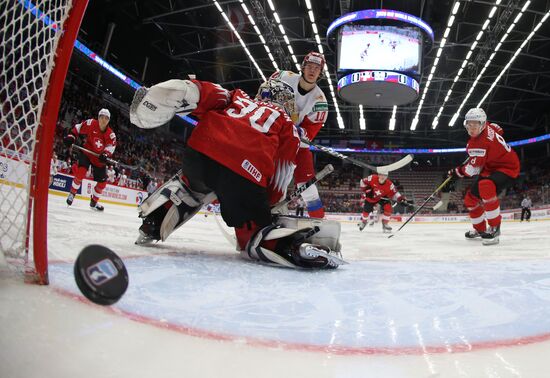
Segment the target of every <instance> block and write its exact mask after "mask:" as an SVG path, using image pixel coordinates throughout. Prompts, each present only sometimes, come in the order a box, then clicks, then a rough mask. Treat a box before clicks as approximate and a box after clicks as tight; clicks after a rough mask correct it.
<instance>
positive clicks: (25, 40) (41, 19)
mask: <svg viewBox="0 0 550 378" xmlns="http://www.w3.org/2000/svg"><path fill="white" fill-rule="evenodd" d="M87 5H88V0H51V1H37V2H36V4H35V3H34V2H31V1H28V0H8V1H4V2H1V3H0V102H1V108H0V214H1V217H2V220H1V222H0V250H1V251H2V253H3V255H4V257H5V261H6V262H7V263H8V265H9V266H10V267H15V270H17V271H20V272H22V273H24V274H25V275H26V277H27V279H28V280H32V281H34V282H37V283H40V284H48V246H47V219H48V186H49V176H50V161H51V157H52V150H53V139H54V133H55V127H56V124H57V114H58V111H59V105H60V101H61V94H62V92H63V86H64V82H65V76H66V73H67V69H68V67H69V61H70V59H71V55H72V51H73V47H74V42H75V39H76V37H77V34H78V30H79V28H80V24H81V22H82V18H83V16H84V12H85V10H86V7H87Z"/></svg>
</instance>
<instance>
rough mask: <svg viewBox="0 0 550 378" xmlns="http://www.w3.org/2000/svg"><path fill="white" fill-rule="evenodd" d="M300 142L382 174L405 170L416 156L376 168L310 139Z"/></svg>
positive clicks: (303, 139) (406, 157)
mask: <svg viewBox="0 0 550 378" xmlns="http://www.w3.org/2000/svg"><path fill="white" fill-rule="evenodd" d="M300 140H301V141H302V142H303V143H305V144H307V145H309V146H313V147H315V148H316V149H318V150H320V151H323V152H325V153H327V154H329V155H331V156H334V157H336V158H338V159H342V160H347V161H349V162H350V163H352V164H355V165H357V166H359V167H362V168H367V169H370V170H371V171H374V172H376V173H382V174H384V173H388V172H391V171H395V170H396V169H399V168H403V167H404V166H406V165H407V164H409V163H410V162H411V161H412V160H413V157H414V155H412V154H409V155H407V156H405V157H404V158H402V159H401V160H398V161H396V162H395V163H392V164H388V165H379V166H375V165H371V164H368V163H365V162H364V161H362V160H358V159H354V158H352V157H350V156H347V155H344V154H341V153H339V152H336V151H334V150H333V149H332V148H330V147H325V146H321V145H320V144H316V143H313V142H311V141H310V140H308V139H305V138H300Z"/></svg>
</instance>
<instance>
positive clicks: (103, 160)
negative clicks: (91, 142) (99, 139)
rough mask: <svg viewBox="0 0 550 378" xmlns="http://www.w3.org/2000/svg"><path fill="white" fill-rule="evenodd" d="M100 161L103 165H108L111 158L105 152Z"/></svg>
mask: <svg viewBox="0 0 550 378" xmlns="http://www.w3.org/2000/svg"><path fill="white" fill-rule="evenodd" d="M98 159H99V161H100V162H102V163H103V164H106V163H107V161H108V160H109V156H107V154H106V153H105V152H102V153H100V154H99V156H98Z"/></svg>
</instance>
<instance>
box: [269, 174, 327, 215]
mask: <svg viewBox="0 0 550 378" xmlns="http://www.w3.org/2000/svg"><path fill="white" fill-rule="evenodd" d="M333 171H334V167H333V166H332V164H327V165H325V167H324V168H323V169H322V170H320V171H319V172H317V174H316V175H315V177H314V178H312V179H311V180H309V181H308V182H306V183H305V184H304V185H302V186H301V187H299V188H298V189H296V190H295V191H294V192H293V193H292V194H291V195H290V196H289V197H288V198H287V199H285V200H283V201H281V202H279V203H277V204H275V206H273V207H272V208H271V213H275V212H276V211H278V210H280V209H281V208H283V207H284V206H285V205H287V204H288V203H290V202H291V201H294V200H295V199H296V198H298V197H300V196H301V195H302V193H303V192H305V191H306V190H307V189H308V188H309V187H310V186H312V185H315V184H317V183H318V182H319V181H321V180H322V179H324V178H325V177H326V176H328V175H329V174H331V173H332V172H333Z"/></svg>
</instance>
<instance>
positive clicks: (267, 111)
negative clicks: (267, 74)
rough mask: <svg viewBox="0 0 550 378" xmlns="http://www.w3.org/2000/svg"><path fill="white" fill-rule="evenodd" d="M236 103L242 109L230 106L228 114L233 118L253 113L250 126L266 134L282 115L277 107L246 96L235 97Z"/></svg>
mask: <svg viewBox="0 0 550 378" xmlns="http://www.w3.org/2000/svg"><path fill="white" fill-rule="evenodd" d="M234 104H235V105H238V106H239V107H240V109H235V108H229V109H228V110H227V114H228V115H230V116H231V117H233V118H242V117H244V116H246V115H248V114H250V113H252V115H251V116H250V118H249V121H250V126H252V127H253V128H255V129H256V130H258V131H259V132H261V133H264V134H265V133H268V132H269V129H270V127H271V126H272V125H273V123H274V122H275V121H276V120H277V118H279V116H280V115H281V113H279V112H278V111H277V110H275V109H271V108H268V107H267V106H259V105H258V104H256V103H255V102H254V101H252V100H250V99H247V98H244V97H238V98H237V99H235V101H234Z"/></svg>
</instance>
